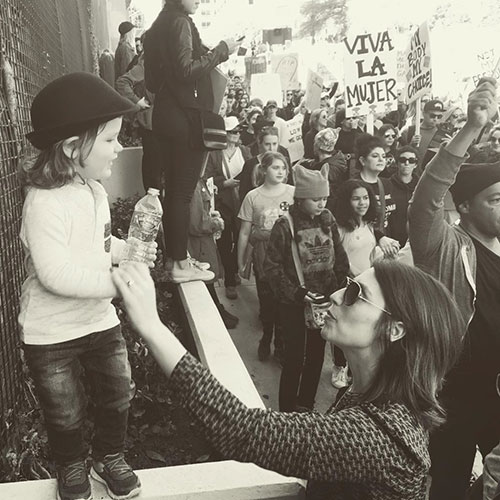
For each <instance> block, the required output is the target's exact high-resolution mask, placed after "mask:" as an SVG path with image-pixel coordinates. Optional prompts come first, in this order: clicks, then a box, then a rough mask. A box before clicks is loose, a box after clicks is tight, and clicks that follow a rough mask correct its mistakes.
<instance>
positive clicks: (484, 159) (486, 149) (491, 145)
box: [470, 125, 500, 163]
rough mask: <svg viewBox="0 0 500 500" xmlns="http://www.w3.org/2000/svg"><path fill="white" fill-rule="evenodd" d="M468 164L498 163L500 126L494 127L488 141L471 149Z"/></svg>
mask: <svg viewBox="0 0 500 500" xmlns="http://www.w3.org/2000/svg"><path fill="white" fill-rule="evenodd" d="M471 150H472V151H471V158H470V163H496V162H497V161H500V125H495V126H494V127H493V128H492V129H491V130H490V133H489V135H488V141H487V142H485V143H481V144H478V145H477V146H473V147H472V148H471Z"/></svg>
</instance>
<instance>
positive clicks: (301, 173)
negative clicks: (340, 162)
mask: <svg viewBox="0 0 500 500" xmlns="http://www.w3.org/2000/svg"><path fill="white" fill-rule="evenodd" d="M329 194H330V190H329V185H328V165H325V166H323V167H322V169H321V170H320V171H313V170H308V169H307V168H305V167H303V166H301V165H297V166H296V167H295V199H294V204H293V206H292V207H290V217H291V219H292V221H293V226H294V227H293V235H294V236H293V238H294V240H295V242H296V244H297V247H298V258H299V260H300V267H301V269H302V273H303V276H304V286H301V284H300V281H299V277H298V275H297V271H296V266H295V262H294V259H293V253H292V228H291V227H290V223H289V221H288V219H287V218H286V217H281V218H280V219H279V220H278V221H277V222H276V224H275V225H274V227H273V230H272V232H271V237H270V240H269V245H268V247H267V256H266V261H265V265H264V270H265V273H266V276H267V277H268V279H269V284H270V287H271V289H272V291H273V292H274V295H275V296H276V298H277V300H278V310H279V317H280V320H281V325H282V328H283V340H284V344H285V364H284V366H283V370H282V372H281V379H280V389H279V406H280V411H288V412H291V411H297V410H298V411H300V410H304V409H307V410H312V409H313V407H314V399H315V397H316V391H317V389H318V383H319V379H320V376H321V368H322V366H323V357H324V351H325V341H324V340H323V338H322V337H321V335H320V330H319V329H309V328H306V325H305V316H304V309H305V304H306V302H315V301H319V300H325V301H326V300H328V297H329V296H330V295H331V294H332V293H333V292H335V291H336V290H338V289H339V288H341V287H342V285H343V284H344V282H345V279H346V276H347V273H348V269H349V261H348V259H347V255H346V253H345V251H344V249H343V247H342V244H341V242H340V235H339V232H338V229H337V223H336V222H335V219H334V217H333V215H332V214H331V212H330V211H329V210H328V209H326V208H325V206H326V202H327V199H328V195H329Z"/></svg>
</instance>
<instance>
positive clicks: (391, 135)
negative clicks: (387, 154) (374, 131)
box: [384, 134, 396, 139]
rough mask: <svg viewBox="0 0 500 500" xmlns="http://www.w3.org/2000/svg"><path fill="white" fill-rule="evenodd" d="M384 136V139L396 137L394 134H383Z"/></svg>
mask: <svg viewBox="0 0 500 500" xmlns="http://www.w3.org/2000/svg"><path fill="white" fill-rule="evenodd" d="M384 137H385V138H386V139H396V134H385V135H384Z"/></svg>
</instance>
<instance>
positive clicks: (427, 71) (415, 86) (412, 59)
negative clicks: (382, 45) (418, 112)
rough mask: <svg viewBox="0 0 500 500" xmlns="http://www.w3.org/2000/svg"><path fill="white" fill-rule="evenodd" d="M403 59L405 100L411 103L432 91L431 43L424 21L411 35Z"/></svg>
mask: <svg viewBox="0 0 500 500" xmlns="http://www.w3.org/2000/svg"><path fill="white" fill-rule="evenodd" d="M405 59H406V60H405V68H406V81H407V83H406V88H405V102H406V103H407V104H411V103H412V102H414V101H416V100H417V99H418V98H419V97H422V96H423V95H425V94H429V93H430V92H431V91H432V70H431V45H430V42H429V27H428V26H427V23H426V22H425V23H423V24H422V25H421V26H420V27H419V28H418V29H417V30H416V31H415V32H414V33H413V35H412V36H411V39H410V43H409V45H408V48H407V49H406V57H405Z"/></svg>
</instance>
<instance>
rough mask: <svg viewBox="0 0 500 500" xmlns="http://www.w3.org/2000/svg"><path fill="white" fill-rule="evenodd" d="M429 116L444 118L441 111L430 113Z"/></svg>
mask: <svg viewBox="0 0 500 500" xmlns="http://www.w3.org/2000/svg"><path fill="white" fill-rule="evenodd" d="M429 116H430V117H431V118H433V119H434V118H436V119H438V120H441V118H443V115H442V114H441V113H429Z"/></svg>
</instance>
